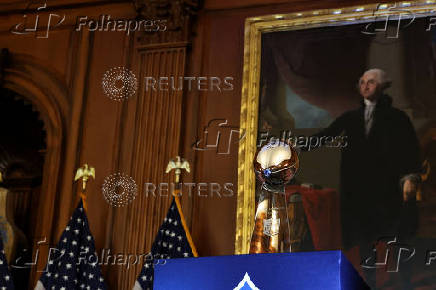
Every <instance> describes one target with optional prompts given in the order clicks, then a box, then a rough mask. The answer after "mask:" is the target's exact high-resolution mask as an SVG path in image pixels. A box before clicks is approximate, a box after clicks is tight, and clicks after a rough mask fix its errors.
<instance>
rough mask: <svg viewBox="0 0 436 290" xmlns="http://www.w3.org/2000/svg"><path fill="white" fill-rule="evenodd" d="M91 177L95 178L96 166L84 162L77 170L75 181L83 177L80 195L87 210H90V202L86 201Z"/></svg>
mask: <svg viewBox="0 0 436 290" xmlns="http://www.w3.org/2000/svg"><path fill="white" fill-rule="evenodd" d="M90 177H92V178H94V179H95V168H94V167H89V166H88V164H86V163H85V164H84V165H83V166H82V167H79V168H78V169H77V171H76V176H75V177H74V181H77V180H79V179H82V190H81V191H80V197H81V198H82V201H83V208H84V209H85V211H88V204H87V202H86V194H85V192H86V184H87V182H88V180H89V179H90Z"/></svg>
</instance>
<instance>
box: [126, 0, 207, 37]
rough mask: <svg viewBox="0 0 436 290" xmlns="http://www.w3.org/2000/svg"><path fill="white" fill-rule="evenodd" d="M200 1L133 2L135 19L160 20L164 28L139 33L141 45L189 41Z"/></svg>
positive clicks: (156, 0) (162, 0)
mask: <svg viewBox="0 0 436 290" xmlns="http://www.w3.org/2000/svg"><path fill="white" fill-rule="evenodd" d="M200 2H201V0H134V5H135V8H136V12H137V14H138V16H137V18H140V19H146V20H160V21H163V22H162V23H164V26H165V27H164V28H165V29H161V30H159V31H156V32H139V33H138V35H137V41H138V43H139V44H140V45H141V44H142V45H145V44H155V43H172V42H184V41H189V40H190V36H191V32H192V30H191V27H192V26H191V24H192V21H193V19H194V18H195V16H196V15H197V11H198V10H199V8H200Z"/></svg>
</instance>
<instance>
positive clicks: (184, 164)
mask: <svg viewBox="0 0 436 290" xmlns="http://www.w3.org/2000/svg"><path fill="white" fill-rule="evenodd" d="M173 169H175V173H176V180H175V181H176V183H179V180H180V174H182V169H185V170H186V171H187V172H188V173H189V172H190V171H191V170H190V167H189V162H188V161H186V160H185V159H183V158H180V156H176V158H174V159H171V160H170V162H168V165H167V169H166V170H165V173H169V172H170V171H171V170H173Z"/></svg>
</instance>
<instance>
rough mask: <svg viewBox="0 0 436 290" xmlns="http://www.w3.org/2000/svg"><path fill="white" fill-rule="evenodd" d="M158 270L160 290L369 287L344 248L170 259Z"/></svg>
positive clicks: (156, 283) (347, 289)
mask: <svg viewBox="0 0 436 290" xmlns="http://www.w3.org/2000/svg"><path fill="white" fill-rule="evenodd" d="M154 271H155V274H154V290H167V289H168V290H174V289H190V290H192V289H198V290H205V289H208V290H214V289H217V290H218V289H219V290H224V289H229V290H232V289H237V290H239V289H242V290H247V289H248V290H250V289H260V290H278V289H296V290H305V289H311V290H312V289H322V290H330V289H331V290H333V289H335V290H339V289H340V290H360V289H369V287H368V286H366V284H365V283H364V281H363V279H362V278H361V277H360V276H359V274H358V273H357V271H356V270H355V269H354V268H353V266H352V265H351V264H350V262H348V260H347V259H346V258H345V256H344V255H343V254H342V253H341V252H340V251H323V252H304V253H303V252H299V253H280V254H252V255H235V256H216V257H202V258H182V259H168V260H161V261H160V262H159V263H157V264H156V265H155V269H154ZM244 278H245V280H244ZM247 278H248V279H247ZM256 287H257V288H256Z"/></svg>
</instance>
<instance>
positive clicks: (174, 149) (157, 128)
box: [118, 44, 186, 289]
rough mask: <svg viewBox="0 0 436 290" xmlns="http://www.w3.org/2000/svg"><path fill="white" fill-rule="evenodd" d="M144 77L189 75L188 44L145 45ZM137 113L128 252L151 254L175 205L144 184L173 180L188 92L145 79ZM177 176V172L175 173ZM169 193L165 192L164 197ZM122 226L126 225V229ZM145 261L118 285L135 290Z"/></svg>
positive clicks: (142, 57)
mask: <svg viewBox="0 0 436 290" xmlns="http://www.w3.org/2000/svg"><path fill="white" fill-rule="evenodd" d="M137 50H138V59H139V62H138V68H139V80H144V79H145V77H154V78H156V79H158V78H159V77H162V76H168V77H169V76H174V77H177V78H178V77H179V76H183V75H184V71H185V57H186V47H185V45H184V44H182V45H181V46H180V47H176V46H175V45H174V44H171V45H168V46H163V47H158V48H154V47H151V48H148V47H139V48H137ZM139 83H140V86H139V88H138V99H137V103H136V112H135V127H134V132H135V133H134V138H135V141H134V142H133V144H134V148H133V152H132V161H131V175H132V176H133V178H134V179H135V180H137V182H138V192H139V195H138V197H137V199H136V200H135V202H134V203H133V204H132V206H131V207H130V210H129V211H127V212H126V217H125V219H124V220H125V221H126V222H125V225H124V226H123V229H124V231H120V233H122V235H123V236H124V237H125V239H124V245H123V250H122V252H123V253H138V254H139V253H140V254H146V253H147V252H148V251H150V250H151V245H152V243H153V240H154V237H155V235H156V233H157V230H158V228H159V226H160V223H161V221H162V220H163V218H164V217H165V215H166V212H167V210H168V208H169V205H170V204H171V196H170V195H168V196H167V197H165V196H162V197H161V196H159V194H158V193H157V191H156V195H155V196H153V195H152V194H148V193H146V192H145V191H144V183H153V184H154V185H156V186H158V185H159V183H161V182H169V181H170V180H173V178H169V175H168V174H165V169H166V166H167V164H168V161H169V160H170V159H171V158H173V157H175V156H176V155H177V154H178V149H179V146H180V127H181V113H182V93H183V92H182V91H173V90H168V91H162V90H156V91H154V90H153V89H150V88H149V89H148V90H147V89H146V87H145V81H140V82H139ZM171 174H173V173H171ZM166 194H168V193H165V192H163V195H166ZM120 230H122V229H120ZM141 267H142V265H140V264H139V265H136V266H135V268H134V269H133V270H130V271H122V272H120V275H119V277H120V278H119V280H118V289H130V288H132V287H133V284H134V281H135V279H136V277H137V276H138V274H139V272H140V271H141Z"/></svg>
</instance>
